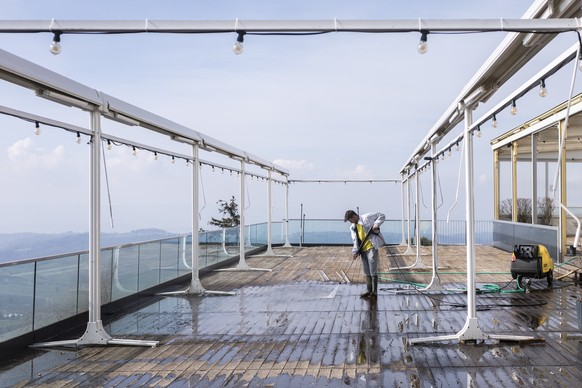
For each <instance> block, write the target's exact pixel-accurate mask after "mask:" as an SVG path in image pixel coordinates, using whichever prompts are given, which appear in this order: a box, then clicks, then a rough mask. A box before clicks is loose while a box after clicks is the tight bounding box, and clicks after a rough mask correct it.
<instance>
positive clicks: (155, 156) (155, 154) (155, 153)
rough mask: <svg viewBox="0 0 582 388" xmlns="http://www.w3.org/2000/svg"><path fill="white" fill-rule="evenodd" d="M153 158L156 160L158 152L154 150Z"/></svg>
mask: <svg viewBox="0 0 582 388" xmlns="http://www.w3.org/2000/svg"><path fill="white" fill-rule="evenodd" d="M154 160H158V153H157V152H154Z"/></svg>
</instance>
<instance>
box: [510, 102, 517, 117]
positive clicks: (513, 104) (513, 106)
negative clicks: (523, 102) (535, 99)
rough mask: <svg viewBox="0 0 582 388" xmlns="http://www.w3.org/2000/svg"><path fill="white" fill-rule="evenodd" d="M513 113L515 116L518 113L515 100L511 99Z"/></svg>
mask: <svg viewBox="0 0 582 388" xmlns="http://www.w3.org/2000/svg"><path fill="white" fill-rule="evenodd" d="M511 114H512V115H514V116H515V115H516V114H517V106H515V100H513V101H511Z"/></svg>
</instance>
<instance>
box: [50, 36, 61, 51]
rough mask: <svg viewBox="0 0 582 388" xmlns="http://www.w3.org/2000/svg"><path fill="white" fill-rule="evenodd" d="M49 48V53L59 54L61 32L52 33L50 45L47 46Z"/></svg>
mask: <svg viewBox="0 0 582 388" xmlns="http://www.w3.org/2000/svg"><path fill="white" fill-rule="evenodd" d="M49 50H50V51H51V53H53V55H59V54H60V53H61V33H60V32H55V33H54V37H53V41H52V43H51V45H50V46H49Z"/></svg>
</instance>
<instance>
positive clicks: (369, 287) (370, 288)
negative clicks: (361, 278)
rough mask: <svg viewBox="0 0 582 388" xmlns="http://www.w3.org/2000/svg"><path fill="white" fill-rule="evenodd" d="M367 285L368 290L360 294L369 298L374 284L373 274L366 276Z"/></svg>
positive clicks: (361, 296)
mask: <svg viewBox="0 0 582 388" xmlns="http://www.w3.org/2000/svg"><path fill="white" fill-rule="evenodd" d="M366 287H367V288H368V291H366V292H364V293H363V294H362V295H360V298H368V297H370V295H371V294H372V290H373V289H372V287H373V284H372V277H371V276H366Z"/></svg>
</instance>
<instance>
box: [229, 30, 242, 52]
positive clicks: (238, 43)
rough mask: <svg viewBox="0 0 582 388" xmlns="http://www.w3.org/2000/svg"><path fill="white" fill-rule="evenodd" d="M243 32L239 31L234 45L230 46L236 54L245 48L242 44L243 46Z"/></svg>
mask: <svg viewBox="0 0 582 388" xmlns="http://www.w3.org/2000/svg"><path fill="white" fill-rule="evenodd" d="M244 35H245V33H244V32H239V33H238V36H237V38H236V43H235V44H234V46H233V47H232V52H233V53H235V54H236V55H241V54H242V53H243V51H244V50H245V48H244V46H243V41H244V39H245V38H244Z"/></svg>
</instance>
